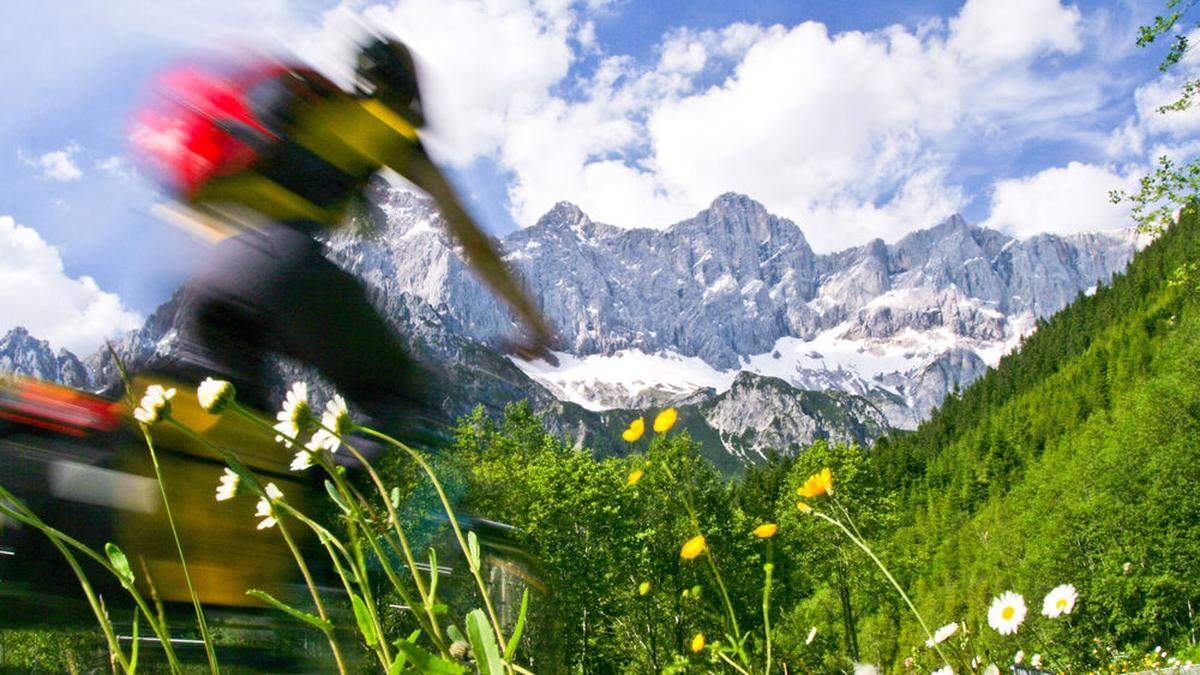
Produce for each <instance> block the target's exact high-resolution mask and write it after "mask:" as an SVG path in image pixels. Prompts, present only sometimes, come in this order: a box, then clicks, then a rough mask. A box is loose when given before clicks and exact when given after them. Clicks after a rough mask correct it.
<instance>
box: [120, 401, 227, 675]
mask: <svg viewBox="0 0 1200 675" xmlns="http://www.w3.org/2000/svg"><path fill="white" fill-rule="evenodd" d="M138 426H140V427H141V428H142V436H143V437H145V439H146V447H147V448H149V450H150V462H151V464H153V465H154V476H155V478H157V479H158V492H159V494H160V495H162V501H163V512H164V513H165V514H166V516H167V522H168V523H169V524H170V526H171V537H172V538H173V539H174V540H175V550H176V552H177V553H178V554H179V565H180V567H181V568H182V569H183V581H184V583H185V584H187V589H188V595H190V596H191V598H192V607H193V609H195V611H196V623H197V624H198V625H199V627H200V637H201V639H203V640H204V654H205V656H207V657H208V669H209V671H210V672H212V673H213V675H218V674H219V673H220V672H221V668H220V666H219V665H218V664H217V653H216V652H215V651H214V650H213V641H212V635H210V634H209V632H208V622H207V621H206V620H205V619H204V610H203V609H202V608H201V607H200V597H199V596H197V595H196V589H195V587H193V585H192V573H191V572H190V571H189V570H188V564H187V558H185V557H184V555H183V543H182V542H181V541H180V539H179V530H178V528H176V526H175V517H174V516H173V515H172V514H171V502H170V500H168V499H167V484H166V481H164V480H163V475H162V469H160V468H159V465H158V453H157V452H155V450H154V440H153V438H151V436H150V428H149V427H148V426H146V425H145V424H142V423H141V422H138Z"/></svg>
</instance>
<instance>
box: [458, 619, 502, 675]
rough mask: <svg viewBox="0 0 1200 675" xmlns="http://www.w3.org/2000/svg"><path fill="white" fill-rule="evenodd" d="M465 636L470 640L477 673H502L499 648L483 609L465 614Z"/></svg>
mask: <svg viewBox="0 0 1200 675" xmlns="http://www.w3.org/2000/svg"><path fill="white" fill-rule="evenodd" d="M467 637H469V638H470V640H471V651H472V652H474V654H475V666H476V667H477V668H479V675H502V673H503V672H504V662H503V661H501V660H500V648H499V647H497V646H496V636H495V634H493V633H492V627H491V625H490V624H489V623H488V620H487V616H486V615H484V613H483V610H481V609H473V610H471V612H470V613H469V614H467Z"/></svg>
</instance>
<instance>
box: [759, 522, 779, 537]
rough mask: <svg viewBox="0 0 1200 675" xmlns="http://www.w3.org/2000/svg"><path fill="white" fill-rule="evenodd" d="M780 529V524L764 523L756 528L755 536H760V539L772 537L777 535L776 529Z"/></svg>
mask: <svg viewBox="0 0 1200 675" xmlns="http://www.w3.org/2000/svg"><path fill="white" fill-rule="evenodd" d="M778 529H779V526H778V525H776V524H775V523H763V524H762V525H759V526H758V527H756V528H754V536H756V537H758V538H759V539H770V538H771V537H774V536H775V531H776V530H778Z"/></svg>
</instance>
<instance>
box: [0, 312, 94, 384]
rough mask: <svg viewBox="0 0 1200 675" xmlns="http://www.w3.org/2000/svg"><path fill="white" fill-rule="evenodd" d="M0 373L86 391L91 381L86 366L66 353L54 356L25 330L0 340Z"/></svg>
mask: <svg viewBox="0 0 1200 675" xmlns="http://www.w3.org/2000/svg"><path fill="white" fill-rule="evenodd" d="M0 372H8V373H15V374H17V375H24V376H26V377H36V378H38V379H42V380H50V381H52V382H61V383H63V384H66V385H69V386H72V387H80V388H86V387H88V386H90V384H91V377H90V374H89V373H88V370H87V368H85V367H84V365H83V363H82V362H81V361H80V360H79V358H78V357H76V356H75V355H74V354H72V353H71V352H69V351H67V350H66V349H60V350H58V354H55V353H54V351H53V350H52V349H50V343H48V342H46V341H45V340H39V339H37V338H35V337H33V336H32V335H30V334H29V331H28V330H26V329H25V328H24V327H23V326H16V327H15V328H12V329H11V330H9V331H8V333H6V334H5V335H4V337H3V338H0Z"/></svg>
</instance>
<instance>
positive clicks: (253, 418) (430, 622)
mask: <svg viewBox="0 0 1200 675" xmlns="http://www.w3.org/2000/svg"><path fill="white" fill-rule="evenodd" d="M229 409H230V410H233V411H234V412H235V413H237V414H238V415H241V416H242V417H243V418H245V419H247V420H249V421H250V422H251V423H252V424H255V425H256V426H258V427H259V428H260V429H262V430H263V431H265V432H266V433H267V434H269V435H271V436H272V437H274V436H276V435H278V431H277V430H276V429H275V428H274V427H272V426H271V425H270V424H267V423H266V422H265V421H263V420H262V419H261V418H259V416H258V415H256V414H255V413H254V411H252V410H248V409H247V408H245V407H244V406H242V405H240V404H238V403H237V402H236V401H232V402H230V406H229ZM189 431H190V430H189ZM193 435H195V434H194V432H193ZM201 440H204V439H201ZM204 442H206V443H208V442H207V441H204ZM292 443H293V444H299V441H298V440H296V439H293V440H292ZM208 445H209V446H211V447H214V448H215V446H212V444H211V443H208ZM215 449H217V451H218V452H222V451H221V450H220V449H218V448H215ZM315 456H316V457H318V458H319V459H318V461H319V462H320V463H321V468H323V469H325V472H326V473H328V474H329V477H330V478H332V479H333V483H334V486H335V487H337V490H338V493H339V494H340V495H341V496H342V499H343V500H344V501H345V502H346V507H347V508H349V509H350V512H351V517H352V518H355V519H357V520H358V521H359V522H361V523H363V524H364V525H365V524H366V519H365V518H364V516H363V514H362V511H361V510H360V509H359V504H358V500H357V499H356V498H355V493H354V492H353V491H352V490H351V489H350V486H349V485H347V484H346V481H345V478H344V477H343V476H342V475H341V474H340V473H339V472H338V471H337V469H336V467H335V466H333V465H332V464H331V463H329V462H328V461H326V459H325V457H324V455H321V454H317V455H315ZM364 529H366V528H364ZM366 538H367V540H368V543H369V544H370V546H371V549H372V550H373V551H374V552H375V555H376V557H377V558H379V564H380V566H381V567H382V568H383V571H384V574H385V576H387V578H388V581H389V582H390V583H391V584H392V586H393V587H394V588H395V589H396V593H397V594H399V595H400V599H401V600H403V601H404V604H406V605H408V606H409V607H413V606H415V605H416V603H414V602H413V599H412V596H411V595H409V591H408V589H407V588H406V587H405V586H404V584H403V583H401V581H400V578H399V577H398V576H396V572H395V570H393V569H392V565H391V563H390V562H388V560H387V557H386V555H384V553H383V551H382V550H381V549H380V547H379V545H378V542H376V541H375V538H374V537H372V536H369V535H368V536H367V537H366ZM411 569H412V570H413V572H414V573H417V570H416V568H415V566H411ZM418 590H419V589H418ZM413 615H414V616H415V617H416V619H417V622H418V623H419V624H420V625H421V629H422V630H424V631H425V632H426V633H427V634H428V635H429V636H430V639H431V640H433V641H434V644H435V645H436V646H437V648H438V650H439V651H440V652H441V653H442V655H443V656H445V655H447V654H448V651H447V649H446V645H445V640H444V639H443V638H442V636H441V632H440V631H439V630H437V629H436V628H435V625H436V623H437V622H436V620H435V619H432V618H431V617H429V616H423V615H421V614H419V613H417V612H413Z"/></svg>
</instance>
